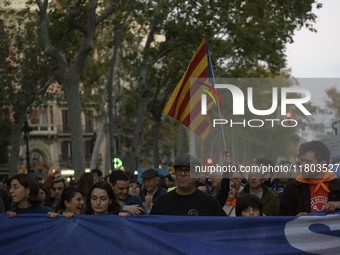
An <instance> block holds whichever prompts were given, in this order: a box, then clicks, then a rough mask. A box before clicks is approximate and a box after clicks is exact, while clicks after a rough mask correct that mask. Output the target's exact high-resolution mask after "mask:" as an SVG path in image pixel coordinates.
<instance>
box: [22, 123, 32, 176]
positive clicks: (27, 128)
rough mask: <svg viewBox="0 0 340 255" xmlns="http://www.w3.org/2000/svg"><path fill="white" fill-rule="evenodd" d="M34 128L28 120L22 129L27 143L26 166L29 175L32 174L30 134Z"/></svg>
mask: <svg viewBox="0 0 340 255" xmlns="http://www.w3.org/2000/svg"><path fill="white" fill-rule="evenodd" d="M32 130H33V129H32V127H30V126H29V125H28V122H27V120H26V121H25V124H24V126H23V127H22V131H23V132H24V135H25V136H24V138H25V141H26V165H27V173H28V174H30V173H31V167H30V147H29V134H30V132H31V131H32Z"/></svg>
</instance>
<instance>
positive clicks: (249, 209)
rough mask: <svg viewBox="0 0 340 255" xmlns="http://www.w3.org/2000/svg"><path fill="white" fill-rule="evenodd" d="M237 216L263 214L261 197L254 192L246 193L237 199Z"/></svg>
mask: <svg viewBox="0 0 340 255" xmlns="http://www.w3.org/2000/svg"><path fill="white" fill-rule="evenodd" d="M235 211H236V216H263V211H262V202H261V199H260V198H259V197H257V196H255V195H252V194H244V195H242V196H240V197H239V198H238V199H237V201H236V209H235Z"/></svg>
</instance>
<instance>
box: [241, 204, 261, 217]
mask: <svg viewBox="0 0 340 255" xmlns="http://www.w3.org/2000/svg"><path fill="white" fill-rule="evenodd" d="M241 216H260V210H259V208H255V207H252V206H248V207H247V208H246V209H244V210H243V211H242V212H241Z"/></svg>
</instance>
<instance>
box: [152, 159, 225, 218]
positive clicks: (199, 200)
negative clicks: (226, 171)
mask: <svg viewBox="0 0 340 255" xmlns="http://www.w3.org/2000/svg"><path fill="white" fill-rule="evenodd" d="M200 165H201V163H200V162H199V161H198V160H197V159H196V158H195V157H194V156H192V155H190V154H187V155H185V156H182V157H179V158H178V159H176V161H175V164H174V169H175V175H176V182H177V188H176V189H174V190H172V191H170V192H168V193H166V194H164V195H162V196H160V197H159V198H158V199H157V200H156V201H155V202H154V204H153V207H152V209H151V212H150V215H181V216H226V214H225V212H224V211H223V209H222V206H221V205H220V203H219V202H218V201H217V200H216V199H215V198H214V197H212V196H211V195H208V194H206V193H204V192H203V191H201V190H198V189H197V188H196V181H197V180H198V179H196V178H193V177H191V176H190V170H191V169H195V166H200Z"/></svg>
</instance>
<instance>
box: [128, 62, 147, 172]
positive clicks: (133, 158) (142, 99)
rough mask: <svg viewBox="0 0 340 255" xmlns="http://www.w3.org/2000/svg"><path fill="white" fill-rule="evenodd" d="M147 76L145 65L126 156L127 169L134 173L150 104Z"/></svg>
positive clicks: (140, 75)
mask: <svg viewBox="0 0 340 255" xmlns="http://www.w3.org/2000/svg"><path fill="white" fill-rule="evenodd" d="M146 76H147V68H146V66H143V67H142V68H141V71H140V73H139V80H138V81H139V82H138V89H139V100H138V101H139V102H138V109H137V120H136V124H135V127H134V132H133V139H132V146H131V148H130V150H129V153H128V154H127V157H126V160H125V161H126V164H125V165H126V170H127V171H128V172H131V173H133V172H134V171H135V169H136V167H138V164H139V145H140V139H141V136H142V126H143V124H144V121H145V117H146V112H147V106H148V93H147V89H146Z"/></svg>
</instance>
